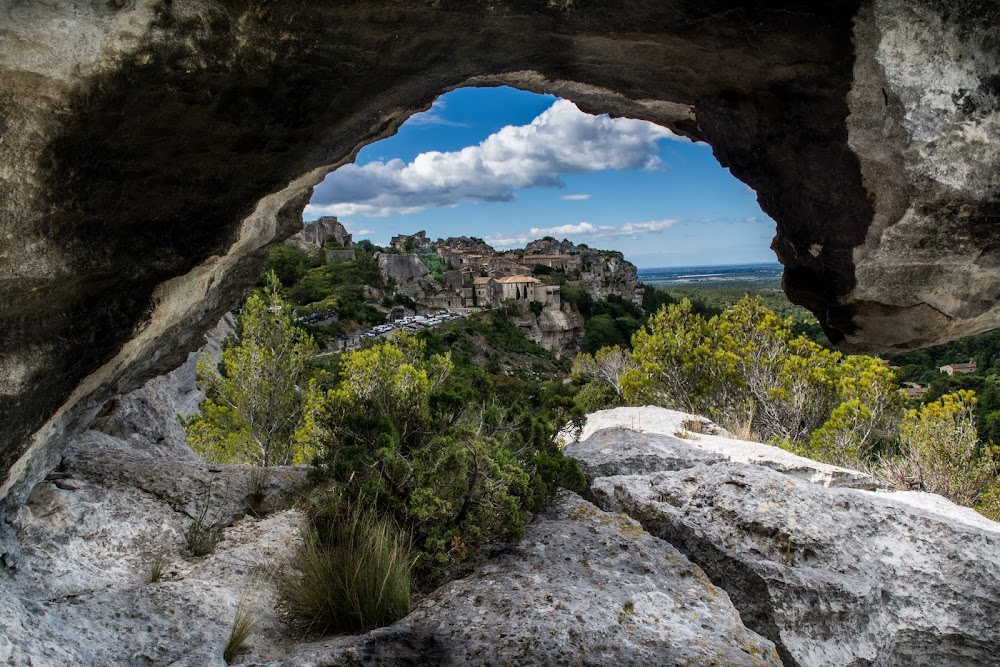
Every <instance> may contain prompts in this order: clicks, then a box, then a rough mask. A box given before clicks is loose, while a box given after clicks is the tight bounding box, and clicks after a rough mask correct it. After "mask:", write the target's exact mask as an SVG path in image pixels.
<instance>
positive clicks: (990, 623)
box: [567, 409, 1000, 667]
mask: <svg viewBox="0 0 1000 667" xmlns="http://www.w3.org/2000/svg"><path fill="white" fill-rule="evenodd" d="M642 410H643V412H642V413H641V414H642V415H643V420H642V425H643V427H644V428H646V427H649V428H652V425H654V424H656V423H660V424H661V425H664V424H667V423H668V420H667V419H666V418H667V417H669V415H664V414H662V413H653V414H650V412H649V409H642ZM664 412H666V411H664ZM598 414H600V413H598ZM655 414H658V416H659V417H660V421H659V422H657V421H656V419H653V418H652V416H653V415H655ZM677 414H680V413H677ZM605 421H607V420H606V419H605V420H602V423H604V422H605ZM588 428H591V426H590V421H589V420H588ZM612 433H614V431H611V430H602V431H597V432H596V433H594V434H592V435H590V434H588V433H587V431H586V430H585V431H584V435H585V436H589V437H588V438H587V439H585V440H584V441H583V443H581V444H583V445H585V446H583V447H574V446H570V447H568V448H567V453H568V454H570V455H571V456H584V455H588V456H591V457H592V458H591V461H590V462H589V463H586V462H585V463H586V464H587V465H590V467H591V468H594V467H595V463H594V462H595V461H597V462H598V463H601V464H602V465H605V466H606V460H607V458H608V455H607V454H605V453H603V451H597V452H596V454H595V451H594V448H588V447H587V446H586V444H587V443H588V442H589V440H590V439H594V438H598V439H600V440H601V447H602V450H603V449H613V447H614V442H613V440H611V439H610V438H608V437H607V436H608V435H610V434H612ZM697 438H698V440H697V442H698V443H701V442H703V441H704V439H705V436H701V435H699V436H697ZM642 442H643V439H642V438H636V437H628V438H625V439H624V440H623V448H624V450H625V452H626V454H625V455H623V456H622V460H623V463H622V466H621V470H622V471H627V470H628V469H629V468H630V463H629V461H631V460H636V459H637V458H639V457H641V456H642V453H641V451H637V450H638V447H639V446H640V445H641V443H642ZM646 442H647V444H648V445H649V451H648V452H647V454H646V457H647V458H646V460H647V461H653V460H656V458H657V457H659V456H662V450H661V448H660V443H659V442H658V441H657V439H656V438H653V437H650V438H647V439H646ZM685 442H687V441H685ZM732 442H733V443H734V445H733V446H734V447H735V446H737V445H739V441H732ZM673 451H674V452H682V451H683V450H682V449H681V448H680V447H676V448H674V449H673ZM743 458H744V459H746V457H743ZM604 469H605V470H608V468H607V467H605V468H604ZM589 497H590V498H591V499H592V500H593V501H594V502H595V503H596V504H597V505H598V506H599V507H601V508H602V509H604V510H606V511H609V512H621V513H624V514H626V515H628V516H630V517H632V518H633V519H635V520H637V521H638V522H639V523H640V524H641V525H642V526H643V528H644V529H645V530H647V531H649V533H651V534H653V535H656V536H657V537H660V538H662V539H664V540H665V541H667V542H669V543H670V544H672V545H674V546H675V547H677V548H678V549H679V550H680V551H681V552H682V553H684V554H685V555H686V556H687V557H688V558H690V559H691V561H692V562H694V563H696V564H697V565H699V566H700V567H701V568H702V569H703V570H704V571H705V572H706V574H708V576H709V577H710V578H711V580H712V581H713V582H714V583H715V584H716V585H717V586H719V587H720V588H722V589H724V590H726V591H727V593H728V594H729V596H730V598H731V599H732V601H733V604H734V605H735V606H736V608H737V609H738V610H739V612H740V615H741V617H742V620H743V622H744V623H745V624H746V626H747V627H748V628H750V629H752V630H754V631H755V632H757V633H759V634H761V635H762V636H764V637H767V638H768V639H771V640H773V641H774V642H775V645H776V647H777V649H778V651H779V654H780V656H781V659H782V661H783V663H784V664H785V665H786V666H792V665H801V666H803V667H806V666H809V667H813V666H817V667H827V666H830V667H833V666H838V667H841V666H842V667H848V666H852V667H860V666H863V665H864V666H879V667H882V666H885V667H890V666H891V667H896V666H898V667H902V666H903V665H907V666H909V665H918V666H919V665H926V666H927V667H931V666H933V667H959V666H962V665H1000V656H998V654H997V652H996V647H997V646H1000V625H998V624H997V623H996V619H997V618H1000V524H997V523H994V522H992V521H989V520H988V519H986V518H984V517H982V516H981V515H979V514H977V513H976V512H974V511H973V510H971V509H968V508H964V507H959V506H956V505H954V504H953V503H950V502H949V501H947V500H945V499H944V498H941V497H939V496H934V495H933V494H926V493H913V492H900V493H891V492H873V491H868V490H864V489H854V488H830V487H827V486H824V485H822V484H816V483H810V482H809V481H806V480H804V479H803V478H802V477H801V476H800V475H798V474H796V472H795V470H792V471H790V472H782V471H780V468H779V469H775V468H774V467H771V466H761V465H756V464H754V463H753V461H752V460H742V461H741V460H740V458H739V457H733V458H732V460H727V461H715V462H695V463H693V464H692V465H688V466H683V467H681V466H677V465H675V464H674V465H671V466H669V467H666V466H665V467H664V469H663V470H661V471H657V472H651V473H643V474H620V475H610V476H605V477H599V478H597V479H594V480H593V481H592V484H591V488H590V491H589Z"/></svg>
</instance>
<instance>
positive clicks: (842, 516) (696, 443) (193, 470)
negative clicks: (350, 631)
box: [0, 377, 1000, 667]
mask: <svg viewBox="0 0 1000 667" xmlns="http://www.w3.org/2000/svg"><path fill="white" fill-rule="evenodd" d="M176 379H177V378H176V377H175V378H174V380H176ZM151 384H153V383H151ZM156 386H158V387H159V388H160V389H161V390H162V392H163V395H164V396H165V397H166V398H168V399H170V401H171V402H168V403H161V402H154V401H148V400H145V398H144V397H148V396H150V395H151V394H150V390H151V389H152V388H154V387H156ZM171 386H177V385H171V384H167V383H164V382H160V383H159V384H158V385H156V384H154V387H150V386H147V387H145V388H143V390H141V392H144V393H141V392H140V394H139V395H138V396H128V397H124V398H123V400H122V401H120V403H119V409H122V410H124V411H125V412H124V413H123V414H117V413H116V412H114V411H113V413H112V414H110V415H108V416H107V418H106V420H105V423H114V424H117V425H118V426H117V427H116V429H115V431H116V435H114V436H113V435H109V434H108V433H103V432H99V431H94V430H91V431H87V432H85V433H83V434H82V435H80V436H78V437H77V438H75V439H74V441H73V442H72V443H71V445H70V446H69V447H68V449H67V451H66V455H65V456H64V458H63V459H62V462H61V464H60V466H59V468H58V469H57V470H55V471H54V472H53V473H52V474H50V475H49V477H48V479H46V480H44V481H43V482H41V483H40V484H38V485H37V486H36V487H35V488H34V489H33V490H32V492H31V494H30V495H29V498H28V501H27V502H26V503H25V504H24V505H21V506H19V507H18V508H17V511H16V512H15V513H14V514H13V515H12V517H11V521H10V523H9V524H7V525H6V526H4V529H5V530H6V531H7V532H8V533H13V542H14V543H16V544H17V545H18V548H17V549H16V550H6V551H5V552H4V553H3V564H4V568H3V569H2V570H0V579H2V585H0V627H2V628H3V632H0V660H2V661H3V662H4V663H5V664H12V665H17V666H20V665H29V664H30V665H49V664H73V665H107V666H108V667H117V666H119V665H120V666H122V667H124V666H126V665H128V666H131V665H136V664H157V665H159V664H171V665H178V666H182V667H222V666H223V665H224V664H225V661H224V660H223V658H222V650H223V647H224V646H225V644H226V641H227V639H228V636H229V631H230V627H231V624H232V622H233V618H234V615H235V613H236V612H235V610H236V606H237V602H238V600H239V599H240V598H241V597H243V596H245V595H246V596H247V597H248V599H249V600H251V602H250V604H252V605H253V607H254V609H255V610H256V624H255V629H254V633H253V634H252V636H251V637H250V639H249V640H248V642H247V645H246V648H245V651H244V652H243V654H242V655H241V656H239V658H238V660H239V662H238V663H237V664H243V665H248V666H254V667H291V666H292V665H295V666H299V665H316V666H319V665H365V666H385V667H389V666H395V665H402V664H413V665H426V664H434V665H444V666H451V665H454V666H455V667H458V666H459V665H478V664H518V665H564V664H570V665H594V666H595V667H596V666H600V665H618V664H621V665H626V664H627V665H720V666H721V665H724V666H726V667H729V666H731V665H732V666H736V665H747V666H751V667H766V666H771V665H773V666H777V665H784V666H785V667H791V666H794V665H802V666H810V667H811V666H826V665H837V666H844V667H847V666H850V667H859V666H861V665H900V666H901V665H907V666H909V665H927V666H928V667H929V666H931V665H933V666H934V667H939V666H940V667H951V666H956V667H957V666H959V665H962V666H965V665H994V664H997V661H996V655H995V647H996V646H997V645H998V642H1000V630H998V628H997V626H996V623H995V622H994V619H995V617H996V614H997V612H998V611H1000V609H998V605H1000V583H998V582H1000V576H998V575H1000V555H998V554H1000V550H998V546H1000V524H995V523H993V522H990V521H988V520H986V519H984V518H982V517H980V516H979V515H977V514H975V513H974V512H972V511H971V510H966V509H964V508H958V507H956V506H954V505H952V504H951V503H948V502H947V501H945V500H944V499H942V498H939V497H936V496H932V495H930V494H923V493H891V494H890V493H883V492H879V493H876V492H872V491H866V490H862V489H856V488H833V487H830V486H826V485H825V484H829V483H830V481H831V479H830V478H829V477H825V476H822V475H820V476H816V475H814V476H811V477H810V476H805V475H802V474H800V473H799V472H797V470H796V468H795V467H790V466H789V462H788V460H786V459H785V458H784V457H783V456H782V455H781V453H779V452H777V451H774V452H772V454H773V457H772V458H773V461H772V462H771V463H770V464H769V463H766V462H765V459H766V454H767V448H765V446H763V445H759V444H756V443H744V442H741V441H738V440H733V439H728V438H725V437H723V436H724V435H725V432H724V431H722V430H721V429H719V428H718V427H716V426H715V425H714V424H712V423H711V422H708V421H707V420H704V419H702V418H699V417H694V416H692V415H684V414H682V413H674V412H670V411H665V410H662V409H659V408H630V409H627V410H625V409H622V410H617V411H603V412H600V413H596V414H594V415H590V416H589V417H588V423H587V425H586V426H585V427H584V429H583V431H582V432H581V433H580V436H581V440H579V441H577V442H573V443H571V444H569V445H567V447H566V451H567V453H569V454H570V455H572V456H575V457H578V458H579V459H580V460H581V462H582V463H583V465H584V466H585V468H586V470H587V472H588V474H589V476H590V477H592V480H591V486H590V490H589V492H588V495H589V496H590V498H591V499H592V500H593V501H594V502H596V503H597V504H598V505H599V506H600V507H598V506H595V505H594V504H591V502H588V501H586V500H583V499H581V498H579V497H578V496H575V495H574V494H566V495H564V496H563V497H562V498H561V499H560V500H559V501H558V502H556V504H555V505H554V506H553V507H551V508H550V509H549V510H546V511H545V512H543V513H541V514H540V515H538V516H537V517H535V519H534V520H533V521H532V522H531V523H530V524H529V525H528V527H527V529H526V531H525V534H524V536H523V537H522V538H521V539H520V540H518V541H516V542H515V543H513V544H510V545H498V546H497V547H496V548H495V549H493V550H492V551H491V552H490V553H488V554H487V555H486V557H484V558H483V559H481V560H480V562H479V563H477V565H476V567H475V568H474V569H473V571H472V572H471V573H470V574H469V575H468V576H466V577H465V578H462V579H458V580H454V581H451V582H450V583H448V584H446V585H445V586H443V587H442V588H440V589H438V590H436V591H434V592H432V593H430V594H428V595H426V596H425V597H423V598H420V599H419V600H418V602H417V604H416V605H415V608H414V609H413V610H412V612H411V613H410V614H409V615H408V616H406V617H404V618H403V619H400V620H399V621H398V622H396V623H394V624H392V625H390V626H388V627H385V628H381V629H379V630H375V631H373V632H370V633H367V634H364V635H357V636H339V637H330V638H325V639H315V638H309V637H302V636H300V635H297V634H295V633H293V632H291V631H290V629H289V628H288V627H287V626H286V625H285V622H284V620H283V618H282V616H281V615H280V614H279V613H278V612H277V611H276V609H278V608H280V607H279V606H278V604H277V603H278V599H277V593H276V586H275V583H274V580H273V579H272V578H270V577H269V576H267V573H269V572H273V571H275V570H276V569H284V568H286V567H287V565H286V564H285V563H286V560H285V559H286V558H287V556H288V554H289V553H291V551H292V550H293V549H295V548H296V547H297V545H298V544H299V539H300V538H299V527H300V525H301V521H302V520H303V518H302V516H301V515H300V514H299V513H298V512H297V511H295V510H288V509H281V508H282V507H287V506H288V504H289V503H290V501H291V499H292V498H293V497H294V491H295V489H296V488H298V485H299V484H301V483H302V481H303V480H304V477H305V471H303V470H300V469H291V468H286V469H272V470H271V471H270V472H269V475H268V477H267V479H266V485H265V494H266V496H265V505H266V506H267V507H268V508H269V511H270V512H271V513H270V514H268V515H266V516H264V517H262V518H254V517H252V516H248V515H247V514H246V509H247V504H246V498H245V497H244V496H245V494H246V491H247V489H248V488H249V484H250V479H251V471H250V470H249V469H247V468H245V467H243V466H212V465H207V464H205V463H204V462H203V461H201V460H200V459H199V458H198V457H197V456H195V455H194V454H193V453H192V452H191V451H190V450H189V449H187V448H186V446H184V445H183V443H176V442H174V441H173V440H172V439H171V438H170V437H165V436H164V434H159V435H158V434H157V433H155V428H154V426H155V425H157V424H165V423H166V421H165V417H167V416H170V414H169V412H170V411H171V410H172V409H173V406H176V405H180V404H181V403H182V402H183V401H181V400H178V398H177V397H176V396H175V393H174V392H173V391H171V390H168V389H167V388H168V387H171ZM126 406H132V407H127V408H126ZM164 413H167V414H164ZM143 416H145V417H146V418H145V419H143ZM147 425H154V426H147ZM143 429H145V430H143ZM671 429H675V430H673V431H672V432H669V431H671ZM678 434H679V435H678ZM782 471H783V472H782ZM200 517H206V518H207V523H209V524H211V525H213V526H215V527H218V528H220V533H219V541H218V543H217V545H216V546H215V549H214V550H213V551H212V552H211V553H210V554H208V555H205V556H194V555H193V554H192V553H190V551H189V549H188V547H187V544H186V540H185V533H186V532H187V531H188V530H189V528H190V527H191V526H192V524H193V523H194V522H195V521H196V520H198V519H199V518H200ZM0 541H2V540H0ZM157 560H159V561H160V574H161V575H162V576H161V577H160V579H159V580H158V581H151V575H150V572H151V570H152V568H153V564H154V562H156V561H157ZM248 591H249V592H250V593H249V594H248ZM122 647H126V649H124V650H123V648H122Z"/></svg>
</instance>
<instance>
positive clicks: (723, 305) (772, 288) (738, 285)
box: [642, 279, 832, 348]
mask: <svg viewBox="0 0 1000 667" xmlns="http://www.w3.org/2000/svg"><path fill="white" fill-rule="evenodd" d="M643 287H644V288H645V290H646V292H645V294H644V296H643V303H642V307H643V310H645V311H646V312H647V313H655V312H656V311H658V310H659V309H660V308H661V307H663V306H669V305H670V304H673V303H678V302H679V301H680V300H681V299H687V300H688V301H690V302H691V309H692V311H693V312H695V313H697V314H698V315H701V316H702V317H706V318H708V317H712V316H713V315H718V314H720V313H722V311H724V310H725V309H727V308H730V307H732V306H735V305H736V304H737V303H739V302H740V300H741V299H743V297H745V296H754V297H760V299H761V304H762V305H763V306H764V307H765V308H767V309H768V310H770V311H772V312H774V313H775V314H777V315H779V316H781V317H787V318H791V321H792V324H791V328H792V333H794V334H795V335H802V336H805V337H806V338H809V339H810V340H813V341H815V342H817V343H819V344H820V345H822V346H823V347H827V348H830V347H832V346H831V345H830V341H829V340H828V339H827V337H826V334H825V333H823V329H822V327H820V325H819V322H818V321H817V320H816V318H815V317H814V316H813V314H812V313H810V312H809V311H808V310H806V309H805V308H803V307H801V306H796V305H795V304H793V303H791V302H790V301H789V300H788V298H787V297H786V296H785V293H784V292H783V291H782V290H781V281H780V280H777V279H775V280H739V281H728V282H724V283H716V282H706V283H691V284H688V285H683V286H678V285H670V286H660V285H643Z"/></svg>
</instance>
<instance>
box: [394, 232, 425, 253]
mask: <svg viewBox="0 0 1000 667" xmlns="http://www.w3.org/2000/svg"><path fill="white" fill-rule="evenodd" d="M389 246H390V247H391V248H392V249H393V250H395V251H396V252H413V251H414V250H422V249H423V248H429V247H430V246H431V242H430V240H429V239H428V238H427V232H425V231H423V230H420V231H419V232H417V233H416V234H399V235H397V236H393V237H392V239H391V240H390V241H389Z"/></svg>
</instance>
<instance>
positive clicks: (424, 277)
mask: <svg viewBox="0 0 1000 667" xmlns="http://www.w3.org/2000/svg"><path fill="white" fill-rule="evenodd" d="M375 259H376V260H378V270H379V271H380V272H381V273H382V278H384V279H385V280H387V281H388V280H389V279H390V278H391V279H392V280H394V281H395V282H396V288H395V289H396V291H399V292H402V293H404V294H406V295H408V296H410V297H412V298H414V299H419V298H422V297H423V296H424V288H425V287H429V283H430V280H431V279H430V278H428V276H429V275H430V271H428V270H427V267H426V266H425V265H424V263H423V262H421V261H420V258H419V257H417V256H416V255H412V254H401V255H397V254H392V253H384V252H379V253H375Z"/></svg>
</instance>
